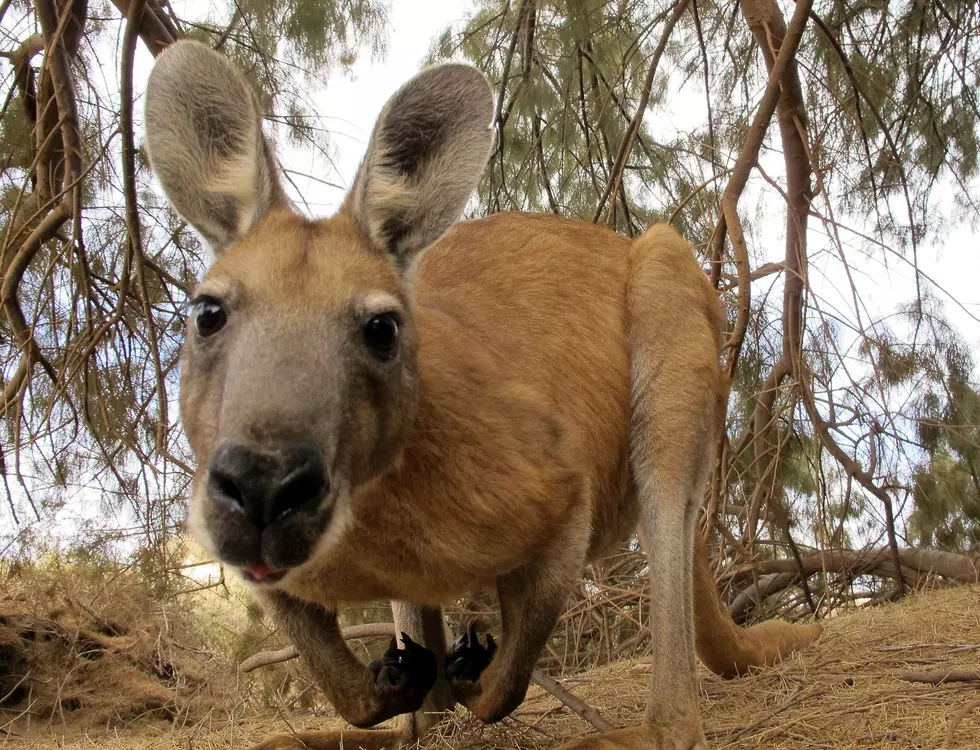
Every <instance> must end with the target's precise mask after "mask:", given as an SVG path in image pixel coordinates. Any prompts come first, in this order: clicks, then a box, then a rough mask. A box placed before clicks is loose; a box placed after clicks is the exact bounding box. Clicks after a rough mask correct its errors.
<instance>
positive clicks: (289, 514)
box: [207, 440, 330, 583]
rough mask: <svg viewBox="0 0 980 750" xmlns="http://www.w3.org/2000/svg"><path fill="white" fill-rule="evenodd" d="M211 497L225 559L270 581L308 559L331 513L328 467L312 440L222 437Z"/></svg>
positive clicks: (212, 468)
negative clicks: (266, 441) (259, 440)
mask: <svg viewBox="0 0 980 750" xmlns="http://www.w3.org/2000/svg"><path fill="white" fill-rule="evenodd" d="M207 494H208V496H209V498H210V500H211V509H210V511H209V513H208V515H209V518H208V525H209V527H210V529H211V533H212V536H213V537H214V538H215V541H216V543H217V545H218V551H219V554H220V556H221V557H222V559H224V560H225V562H228V563H230V564H232V565H236V566H238V567H240V568H241V569H242V570H243V571H244V572H245V574H246V576H247V577H248V578H249V579H251V580H253V581H261V582H264V583H274V582H276V581H278V580H281V579H282V578H283V577H284V576H285V575H286V573H287V572H288V571H289V570H290V569H291V568H294V567H296V566H299V565H302V564H303V563H304V562H306V561H307V560H308V559H309V556H310V554H311V553H312V551H313V547H314V545H315V542H316V539H317V537H318V536H319V534H320V533H321V532H322V530H323V528H324V527H325V526H326V523H327V522H328V520H329V516H330V508H329V507H326V506H327V505H328V503H327V502H326V501H327V499H328V498H329V496H330V476H329V472H328V470H327V467H326V464H325V463H324V460H323V456H322V454H321V452H320V450H319V448H318V447H317V445H316V443H314V442H312V441H310V440H295V441H281V442H278V443H275V444H272V445H261V446H260V445H255V444H251V443H244V442H237V441H234V440H224V441H222V443H221V444H220V445H219V446H218V448H217V449H216V450H215V451H214V453H213V454H212V457H211V461H210V463H209V464H208V479H207Z"/></svg>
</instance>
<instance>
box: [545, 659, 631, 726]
mask: <svg viewBox="0 0 980 750" xmlns="http://www.w3.org/2000/svg"><path fill="white" fill-rule="evenodd" d="M531 680H532V681H533V682H534V684H536V685H538V686H539V687H541V688H542V689H543V690H546V691H547V692H549V693H550V694H551V695H553V696H554V697H555V698H557V699H558V701H559V702H560V703H562V704H563V705H565V706H568V707H569V708H570V709H571V710H572V711H574V712H575V713H577V714H578V715H579V716H581V717H582V718H583V719H585V720H586V721H587V722H589V724H591V725H592V726H594V727H595V728H596V729H598V730H599V731H600V732H611V731H612V730H613V729H615V728H616V727H614V726H613V725H612V724H610V723H609V722H608V721H606V720H605V719H603V718H602V716H601V715H600V714H599V712H598V711H596V710H595V709H594V708H592V706H590V705H589V704H588V703H585V702H584V701H581V700H579V699H578V698H576V697H575V696H574V695H572V694H571V693H570V692H568V691H567V690H566V689H565V688H563V687H562V686H561V685H559V684H558V682H557V681H556V680H554V679H552V678H551V677H549V676H548V675H546V674H545V673H544V672H542V671H541V670H539V669H535V670H534V671H533V672H532V673H531Z"/></svg>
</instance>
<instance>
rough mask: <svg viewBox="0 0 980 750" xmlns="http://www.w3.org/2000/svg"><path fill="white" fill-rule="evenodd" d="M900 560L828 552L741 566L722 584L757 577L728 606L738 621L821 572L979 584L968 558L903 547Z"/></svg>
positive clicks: (875, 550) (887, 553) (880, 554)
mask: <svg viewBox="0 0 980 750" xmlns="http://www.w3.org/2000/svg"><path fill="white" fill-rule="evenodd" d="M898 559H899V562H900V564H901V568H900V569H897V568H896V567H895V562H894V560H893V557H892V550H891V549H890V548H889V547H872V548H869V549H865V550H827V551H826V552H813V553H810V554H807V555H804V556H802V557H801V558H800V561H799V562H797V561H796V560H792V559H789V558H783V559H779V560H764V561H761V562H758V563H755V564H752V565H746V566H744V567H740V568H738V569H736V570H733V571H731V572H727V573H725V575H723V576H722V581H721V582H722V584H725V583H734V584H735V585H736V588H737V585H738V582H739V581H740V580H744V579H745V578H747V577H749V576H758V578H757V579H756V580H755V582H754V583H753V584H752V585H751V586H749V587H748V588H746V589H745V590H744V591H741V592H740V593H739V594H738V596H736V597H735V598H734V599H733V600H732V603H731V604H730V605H729V608H728V609H729V612H730V613H731V615H732V617H733V618H735V619H736V620H738V619H739V618H740V617H742V616H743V615H744V614H745V612H746V611H747V610H748V608H749V607H750V606H751V605H752V604H754V603H757V602H760V601H762V600H763V599H765V598H766V597H767V596H772V595H773V594H776V593H779V592H780V591H783V590H785V589H787V588H789V587H790V586H793V585H794V584H796V583H797V582H798V581H799V580H800V575H801V572H802V575H805V576H811V575H816V574H818V573H824V572H826V573H833V574H837V575H850V576H859V575H876V576H881V577H883V578H891V579H898V578H899V577H900V576H899V573H900V572H901V577H902V578H908V579H912V578H914V577H915V575H916V574H925V575H936V576H940V577H941V578H947V579H949V580H952V581H956V582H957V583H977V582H978V580H980V570H978V566H977V562H976V561H975V560H974V559H973V558H971V557H967V556H966V555H957V554H954V553H952V552H938V551H936V550H928V549H911V548H900V549H899V550H898Z"/></svg>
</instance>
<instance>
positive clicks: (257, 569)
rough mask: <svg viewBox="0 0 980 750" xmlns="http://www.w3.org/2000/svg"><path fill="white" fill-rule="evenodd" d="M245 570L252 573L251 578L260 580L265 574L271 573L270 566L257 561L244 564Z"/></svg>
mask: <svg viewBox="0 0 980 750" xmlns="http://www.w3.org/2000/svg"><path fill="white" fill-rule="evenodd" d="M245 570H247V571H248V572H249V573H251V574H252V578H254V579H255V580H256V581H261V580H262V579H263V578H265V577H266V576H267V575H269V574H271V573H272V568H270V567H269V566H268V565H266V564H265V563H258V564H256V565H246V566H245Z"/></svg>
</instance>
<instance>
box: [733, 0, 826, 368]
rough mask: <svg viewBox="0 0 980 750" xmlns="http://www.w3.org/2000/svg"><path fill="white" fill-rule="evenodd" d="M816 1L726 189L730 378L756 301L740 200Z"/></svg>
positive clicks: (776, 71)
mask: <svg viewBox="0 0 980 750" xmlns="http://www.w3.org/2000/svg"><path fill="white" fill-rule="evenodd" d="M811 5H812V0H802V1H801V2H798V3H797V4H796V11H795V12H794V13H793V18H792V20H791V21H790V24H789V27H788V28H787V30H786V35H785V37H784V39H783V44H782V45H781V46H780V48H779V54H778V55H777V56H776V59H775V60H774V61H773V66H772V69H771V70H770V71H769V82H768V83H767V84H766V90H765V93H763V95H762V99H761V100H760V101H759V109H758V110H757V111H756V114H755V117H754V118H753V119H752V125H751V126H750V127H749V130H748V133H747V135H746V138H745V143H744V144H743V146H742V152H741V154H739V157H738V160H737V161H736V162H735V169H734V170H733V172H732V177H731V179H730V180H729V181H728V185H727V186H726V187H725V192H724V195H723V196H722V201H721V203H722V210H723V212H724V221H725V224H726V226H727V229H728V236H729V238H730V240H731V243H732V250H733V252H734V255H735V268H736V271H737V275H738V309H737V311H736V318H735V328H734V330H733V331H732V335H731V336H730V337H729V339H728V341H727V342H726V344H725V348H726V349H727V350H728V359H727V362H726V370H727V372H728V376H729V378H731V376H732V375H733V374H734V372H735V368H736V367H737V366H738V358H739V355H740V353H741V350H742V342H743V341H744V339H745V331H746V328H747V327H748V321H749V307H750V304H751V301H752V292H751V288H750V287H751V284H750V282H749V275H750V268H749V251H748V246H747V244H746V242H745V234H744V232H743V230H742V222H741V220H740V219H739V217H738V200H739V198H740V197H741V196H742V192H743V191H744V190H745V185H746V183H747V182H748V180H749V175H750V174H751V172H752V168H753V167H754V166H755V163H756V159H757V158H758V155H759V149H760V148H761V147H762V141H763V140H764V139H765V137H766V132H767V131H768V130H769V123H770V121H771V120H772V116H773V114H774V113H775V111H776V105H777V103H778V101H779V96H780V94H781V86H782V81H783V75H784V73H785V72H786V69H787V67H788V66H789V65H790V63H791V62H792V61H793V60H794V59H795V57H796V51H797V49H798V48H799V45H800V40H801V39H802V38H803V30H804V29H805V28H806V22H807V14H808V13H809V10H810V7H811Z"/></svg>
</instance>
